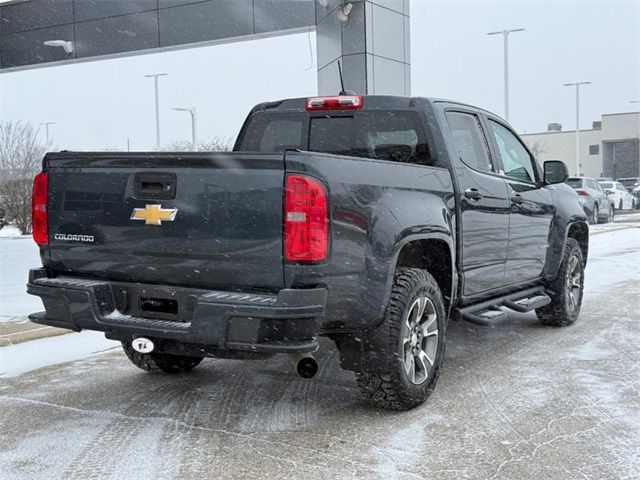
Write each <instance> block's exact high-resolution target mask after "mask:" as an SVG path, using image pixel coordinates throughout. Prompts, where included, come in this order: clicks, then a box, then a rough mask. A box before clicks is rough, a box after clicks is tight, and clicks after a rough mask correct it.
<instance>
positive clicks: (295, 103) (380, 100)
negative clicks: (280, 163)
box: [251, 95, 499, 117]
mask: <svg viewBox="0 0 640 480" xmlns="http://www.w3.org/2000/svg"><path fill="white" fill-rule="evenodd" d="M317 96H318V97H335V96H338V95H317ZM357 96H360V97H362V99H363V105H364V107H365V108H367V109H384V110H389V109H394V108H411V107H414V106H415V105H416V103H418V102H426V103H430V104H434V103H451V104H455V105H460V106H462V107H467V108H472V109H474V110H478V111H482V112H484V113H487V114H490V115H493V116H497V117H499V115H496V114H495V113H493V112H490V111H488V110H485V109H483V108H480V107H476V106H475V105H470V104H468V103H464V102H459V101H456V100H449V99H446V98H438V97H408V96H402V95H357ZM314 97H315V96H314ZM314 97H297V98H286V99H282V100H275V101H270V102H262V103H259V104H257V105H256V106H255V107H254V108H253V109H252V111H251V113H254V112H258V111H281V112H294V111H295V112H299V111H300V110H304V107H305V105H306V101H307V99H308V98H314Z"/></svg>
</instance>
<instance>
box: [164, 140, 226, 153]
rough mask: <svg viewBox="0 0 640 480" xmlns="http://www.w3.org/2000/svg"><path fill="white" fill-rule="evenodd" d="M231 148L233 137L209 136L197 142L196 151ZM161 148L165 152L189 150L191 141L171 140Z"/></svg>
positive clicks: (216, 150) (223, 150)
mask: <svg viewBox="0 0 640 480" xmlns="http://www.w3.org/2000/svg"><path fill="white" fill-rule="evenodd" d="M232 148H233V139H231V138H229V137H223V136H217V137H209V138H207V139H204V140H200V141H199V142H198V151H200V152H229V151H231V149H232ZM163 150H164V151H167V152H189V151H191V142H189V141H187V140H179V141H175V142H171V143H170V144H169V145H166V146H165V147H164V148H163Z"/></svg>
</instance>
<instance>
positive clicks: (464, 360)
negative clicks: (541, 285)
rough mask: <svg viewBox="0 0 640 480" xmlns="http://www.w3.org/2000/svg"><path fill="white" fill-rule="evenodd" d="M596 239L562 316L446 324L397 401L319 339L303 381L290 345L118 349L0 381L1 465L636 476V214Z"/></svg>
mask: <svg viewBox="0 0 640 480" xmlns="http://www.w3.org/2000/svg"><path fill="white" fill-rule="evenodd" d="M591 244H592V247H591V249H592V254H591V258H590V260H589V266H588V270H587V290H586V295H585V299H584V303H583V307H582V313H581V315H580V318H579V320H578V322H577V323H576V324H575V325H573V326H571V327H567V328H560V329H558V328H551V327H544V326H542V325H540V324H539V323H538V321H537V319H536V317H535V315H534V314H526V315H525V314H513V315H511V316H510V318H509V320H508V321H506V322H504V323H502V324H499V325H496V326H493V327H480V326H475V325H472V324H469V323H466V322H455V323H451V324H450V326H449V328H448V330H447V352H446V357H445V364H444V371H443V372H442V375H441V376H440V380H439V382H438V385H437V387H436V390H435V392H434V394H433V395H432V396H431V397H430V399H429V400H428V401H427V403H426V404H424V405H423V406H421V407H419V408H417V409H415V410H412V411H409V412H404V413H395V412H385V411H378V410H375V409H374V408H372V407H370V406H369V405H367V404H366V403H364V402H363V401H362V400H361V399H360V396H359V393H358V391H357V387H356V385H355V381H354V378H353V374H352V373H349V372H345V371H342V370H340V369H339V366H338V355H337V352H336V351H335V349H334V348H333V347H332V344H331V343H330V342H328V341H324V342H323V343H322V346H321V349H320V351H319V353H318V359H319V362H320V371H319V374H318V376H317V377H315V378H314V379H312V380H304V379H301V378H298V377H297V376H296V375H295V374H294V372H293V370H292V368H291V366H290V365H289V363H288V361H287V360H286V358H274V359H270V360H262V361H244V362H237V361H230V360H215V359H210V360H205V362H203V364H202V365H201V366H200V367H199V368H197V369H196V370H194V371H193V372H191V373H188V374H183V375H180V376H168V375H154V374H147V373H144V372H142V371H140V370H138V369H136V368H135V367H133V366H132V365H131V364H129V362H128V361H127V360H126V358H125V356H124V354H123V353H122V352H121V351H120V350H119V349H113V350H109V351H107V352H102V353H98V354H93V355H86V356H84V357H83V358H80V359H78V360H75V361H73V362H67V363H61V364H56V365H49V366H45V367H43V368H39V369H36V370H32V371H29V372H27V373H22V374H21V375H17V376H14V377H5V378H0V425H1V427H0V478H6V479H12V480H13V479H29V480H32V479H48V480H50V479H87V478H99V479H120V478H123V479H124V478H126V479H192V478H216V479H226V478H278V479H284V478H292V479H300V478H304V479H314V478H318V479H321V478H322V479H326V478H329V477H333V478H348V477H356V478H385V479H389V478H402V479H404V478H433V479H442V478H447V479H448V478H474V479H477V478H487V479H489V478H517V479H529V478H532V479H533V478H535V479H554V480H555V479H576V478H594V479H596V478H597V479H611V478H638V472H640V447H639V446H640V398H639V394H638V392H639V391H640V368H639V366H640V353H639V352H640V348H639V345H640V328H639V326H638V322H639V320H640V313H639V309H640V302H639V298H640V276H639V273H638V271H639V268H640V267H639V266H640V229H639V228H637V227H631V228H628V229H624V230H622V231H614V232H598V234H597V235H593V236H592V240H591ZM72 335H78V334H72ZM69 338H71V335H64V336H62V337H56V338H51V339H46V341H49V342H59V341H62V340H61V339H67V340H66V341H68V339H69ZM78 338H79V339H80V338H83V337H81V336H78ZM43 341H45V340H38V342H43ZM28 343H33V342H28ZM18 347H21V345H16V346H15V347H5V348H7V349H10V348H18Z"/></svg>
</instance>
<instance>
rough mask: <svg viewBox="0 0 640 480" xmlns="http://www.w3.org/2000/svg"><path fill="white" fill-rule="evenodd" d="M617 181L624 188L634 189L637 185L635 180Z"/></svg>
mask: <svg viewBox="0 0 640 480" xmlns="http://www.w3.org/2000/svg"><path fill="white" fill-rule="evenodd" d="M618 181H619V182H620V183H621V184H622V185H624V186H625V187H634V186H635V185H636V184H637V183H638V179H637V178H621V179H620V180H618Z"/></svg>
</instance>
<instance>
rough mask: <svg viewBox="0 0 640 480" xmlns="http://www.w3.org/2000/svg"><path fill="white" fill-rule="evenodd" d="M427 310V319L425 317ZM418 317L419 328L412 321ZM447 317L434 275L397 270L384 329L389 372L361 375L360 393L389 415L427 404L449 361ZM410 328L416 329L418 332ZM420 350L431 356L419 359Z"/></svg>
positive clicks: (358, 374) (359, 379)
mask: <svg viewBox="0 0 640 480" xmlns="http://www.w3.org/2000/svg"><path fill="white" fill-rule="evenodd" d="M422 299H427V300H428V301H426V300H424V307H421V305H422V303H421V302H423V300H422ZM416 308H417V311H416V310H415V309H416ZM421 309H422V315H420V316H419V312H420V310H421ZM414 312H415V315H416V316H415V323H414V322H413V321H412V318H414V317H413V314H414ZM434 314H435V320H434V319H433V315H434ZM445 315H446V314H445V308H444V302H443V300H442V294H441V293H440V288H439V287H438V284H437V283H436V281H435V280H434V278H433V277H432V276H431V274H429V272H427V271H426V270H422V269H419V268H399V269H398V270H397V271H396V274H395V278H394V284H393V288H392V290H391V297H390V299H389V304H388V306H387V312H386V318H385V323H384V324H383V325H382V326H381V327H380V328H385V329H388V337H387V338H388V341H389V347H388V348H389V350H388V351H389V359H388V363H387V366H386V371H384V372H383V373H368V372H366V371H365V372H361V373H356V380H357V382H358V386H359V387H360V391H361V393H362V395H363V396H364V397H365V398H366V399H367V400H369V401H370V402H371V403H373V404H374V405H375V406H376V407H379V408H384V409H387V410H409V409H411V408H414V407H417V406H418V405H420V404H422V403H423V402H424V401H425V400H426V399H427V397H428V396H429V395H430V394H431V393H432V392H433V389H434V388H435V385H436V382H437V381H438V376H439V375H440V367H441V365H442V360H443V358H444V344H445V335H444V333H445V324H446V322H445V319H446V317H445ZM409 325H414V327H413V330H412V329H411V328H410V327H409ZM429 327H431V330H430V331H429ZM412 332H413V333H412ZM424 332H427V334H426V335H425V333H424ZM407 333H408V334H409V340H407ZM433 337H436V338H435V339H434V338H433ZM434 340H435V342H434ZM414 341H415V342H416V344H415V345H414ZM407 347H408V349H407ZM434 348H435V352H434V351H433V350H434ZM425 350H427V351H429V352H430V354H431V357H430V356H429V353H426V352H425ZM414 351H415V352H422V353H424V354H425V356H424V357H422V356H420V353H415V354H414V353H413V352H414ZM409 357H411V360H409ZM425 358H426V361H425ZM416 359H419V360H416ZM431 359H433V363H431ZM408 360H409V361H408ZM405 361H408V363H409V364H412V365H413V370H411V368H410V370H409V372H411V373H409V372H407V370H406V369H405ZM422 366H424V367H425V368H424V369H423V368H422ZM418 373H420V374H419V375H418ZM422 377H424V379H422ZM420 380H421V381H420Z"/></svg>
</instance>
